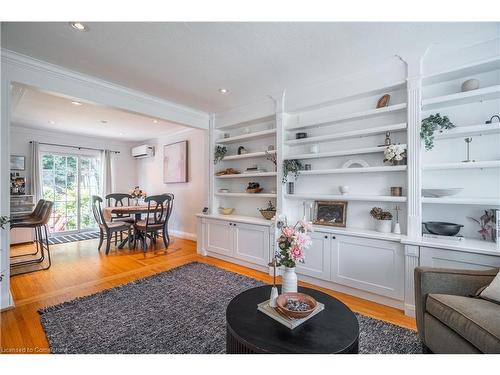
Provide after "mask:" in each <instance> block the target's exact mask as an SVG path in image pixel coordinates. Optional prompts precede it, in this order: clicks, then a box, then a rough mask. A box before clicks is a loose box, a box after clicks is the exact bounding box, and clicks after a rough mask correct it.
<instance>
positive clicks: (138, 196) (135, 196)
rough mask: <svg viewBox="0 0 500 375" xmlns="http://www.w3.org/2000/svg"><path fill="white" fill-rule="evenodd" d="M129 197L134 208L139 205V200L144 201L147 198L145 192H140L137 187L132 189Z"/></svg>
mask: <svg viewBox="0 0 500 375" xmlns="http://www.w3.org/2000/svg"><path fill="white" fill-rule="evenodd" d="M130 195H131V196H132V199H133V200H134V204H135V205H136V206H138V205H139V203H140V202H139V200H144V198H146V197H147V194H146V192H145V191H142V190H141V188H140V187H139V186H136V187H134V188H133V189H132V190H131V191H130Z"/></svg>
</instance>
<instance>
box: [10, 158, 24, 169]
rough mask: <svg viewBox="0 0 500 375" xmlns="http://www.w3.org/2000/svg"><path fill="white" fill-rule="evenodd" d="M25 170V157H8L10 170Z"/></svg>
mask: <svg viewBox="0 0 500 375" xmlns="http://www.w3.org/2000/svg"><path fill="white" fill-rule="evenodd" d="M25 169H26V157H25V156H23V155H10V170H11V171H24V170H25Z"/></svg>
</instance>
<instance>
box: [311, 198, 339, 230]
mask: <svg viewBox="0 0 500 375" xmlns="http://www.w3.org/2000/svg"><path fill="white" fill-rule="evenodd" d="M346 218H347V202H346V201H315V202H314V220H313V223H314V224H317V225H328V226H330V227H345V225H346Z"/></svg>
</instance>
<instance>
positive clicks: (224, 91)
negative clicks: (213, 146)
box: [219, 88, 229, 94]
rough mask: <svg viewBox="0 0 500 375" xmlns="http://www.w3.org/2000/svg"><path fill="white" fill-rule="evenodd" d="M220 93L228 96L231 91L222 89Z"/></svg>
mask: <svg viewBox="0 0 500 375" xmlns="http://www.w3.org/2000/svg"><path fill="white" fill-rule="evenodd" d="M219 92H220V93H221V94H227V93H228V92H229V90H228V89H224V88H222V89H219Z"/></svg>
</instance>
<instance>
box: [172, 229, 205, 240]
mask: <svg viewBox="0 0 500 375" xmlns="http://www.w3.org/2000/svg"><path fill="white" fill-rule="evenodd" d="M169 232H170V234H171V235H172V236H175V237H178V238H184V239H186V240H192V241H196V239H197V238H198V237H197V236H196V233H188V232H182V231H180V230H172V229H171V230H170V231H169Z"/></svg>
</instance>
